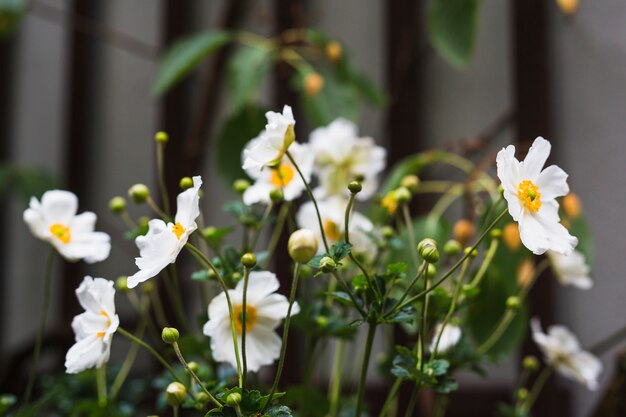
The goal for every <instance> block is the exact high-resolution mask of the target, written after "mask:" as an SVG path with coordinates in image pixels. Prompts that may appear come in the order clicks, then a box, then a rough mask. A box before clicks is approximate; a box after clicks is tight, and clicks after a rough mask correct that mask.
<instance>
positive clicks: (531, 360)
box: [522, 355, 539, 372]
mask: <svg viewBox="0 0 626 417" xmlns="http://www.w3.org/2000/svg"><path fill="white" fill-rule="evenodd" d="M522 367H523V368H524V369H526V370H527V371H529V372H535V371H537V370H538V369H539V360H538V359H537V358H536V357H535V356H533V355H528V356H525V357H524V359H523V360H522Z"/></svg>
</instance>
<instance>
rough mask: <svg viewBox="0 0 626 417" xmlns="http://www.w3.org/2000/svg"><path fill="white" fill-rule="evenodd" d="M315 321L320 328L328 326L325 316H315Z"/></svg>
mask: <svg viewBox="0 0 626 417" xmlns="http://www.w3.org/2000/svg"><path fill="white" fill-rule="evenodd" d="M315 323H316V324H317V325H318V326H319V327H321V328H322V329H323V328H324V327H326V326H328V317H326V316H317V317H316V318H315Z"/></svg>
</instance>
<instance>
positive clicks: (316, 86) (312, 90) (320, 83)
mask: <svg viewBox="0 0 626 417" xmlns="http://www.w3.org/2000/svg"><path fill="white" fill-rule="evenodd" d="M322 88H324V77H322V76H321V75H320V74H318V73H317V72H311V73H309V74H307V75H306V77H304V91H305V92H306V95H307V96H309V97H315V96H317V95H318V94H319V92H320V91H321V90H322Z"/></svg>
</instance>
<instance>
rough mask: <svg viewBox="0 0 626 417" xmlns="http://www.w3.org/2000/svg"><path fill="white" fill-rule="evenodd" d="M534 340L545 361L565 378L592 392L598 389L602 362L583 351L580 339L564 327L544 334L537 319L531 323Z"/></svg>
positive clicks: (551, 328)
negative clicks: (579, 342)
mask: <svg viewBox="0 0 626 417" xmlns="http://www.w3.org/2000/svg"><path fill="white" fill-rule="evenodd" d="M530 325H531V328H532V333H533V340H534V341H535V343H537V345H538V346H539V349H540V350H541V352H542V353H543V355H544V358H545V361H546V362H547V363H548V364H549V365H552V366H554V367H555V368H556V370H557V371H558V372H560V373H561V374H562V375H563V376H565V377H567V378H571V379H574V380H576V381H578V382H580V383H581V384H583V385H585V386H586V387H587V388H589V389H590V390H595V389H596V388H598V376H599V375H600V372H602V362H600V360H599V359H598V358H596V357H595V356H594V355H592V354H591V353H589V352H586V351H584V350H582V349H581V347H580V345H579V344H578V339H576V336H574V335H573V334H572V333H571V332H570V331H569V330H568V329H567V328H565V327H564V326H550V327H548V333H547V334H546V333H543V331H542V330H541V324H540V323H539V320H538V319H537V318H533V319H532V321H531V324H530Z"/></svg>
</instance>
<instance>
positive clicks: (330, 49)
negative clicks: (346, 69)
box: [326, 41, 343, 62]
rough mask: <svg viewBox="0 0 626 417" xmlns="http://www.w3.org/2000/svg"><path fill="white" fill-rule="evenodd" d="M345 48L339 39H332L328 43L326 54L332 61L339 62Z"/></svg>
mask: <svg viewBox="0 0 626 417" xmlns="http://www.w3.org/2000/svg"><path fill="white" fill-rule="evenodd" d="M342 52H343V48H342V47H341V44H340V43H339V42H337V41H330V42H328V43H327V44H326V56H327V57H328V59H329V60H330V61H331V62H337V61H339V59H341V54H342Z"/></svg>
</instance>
